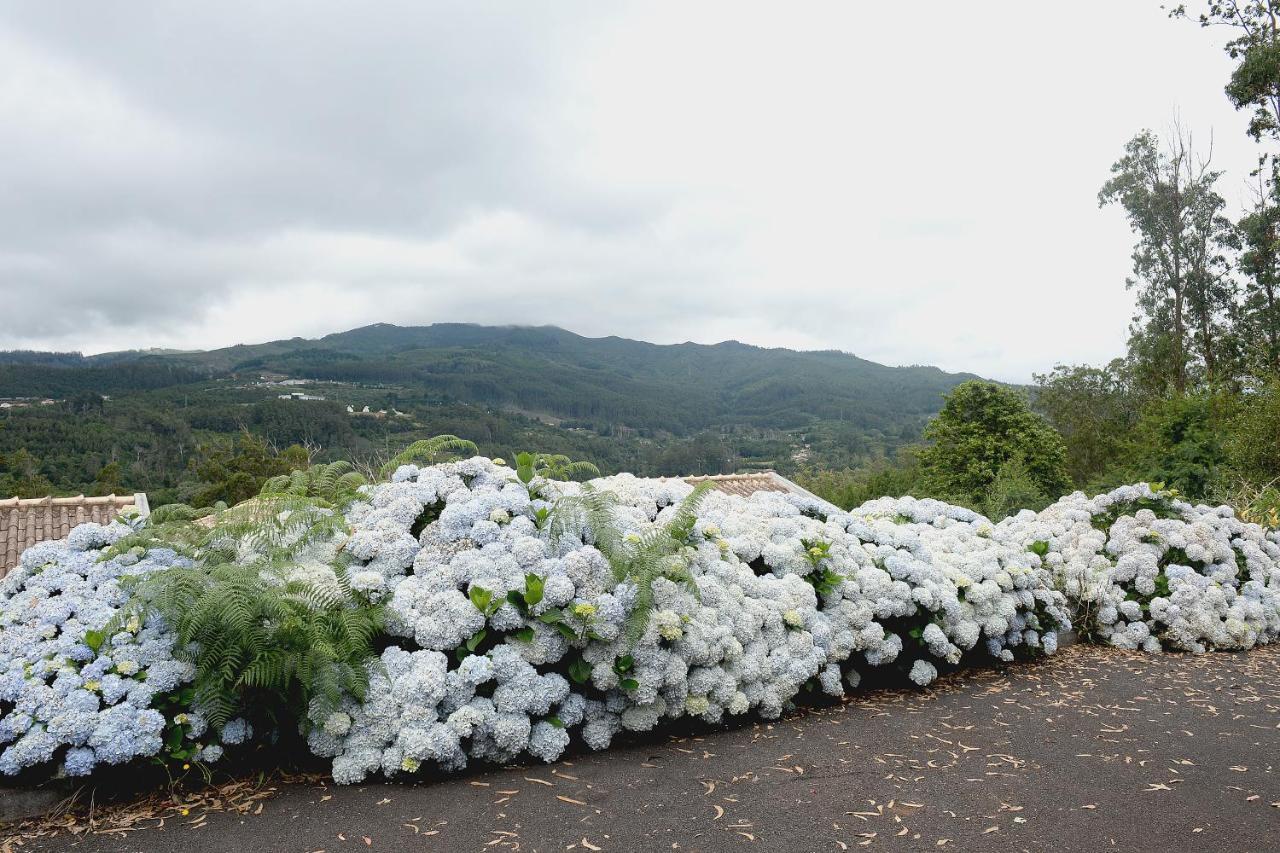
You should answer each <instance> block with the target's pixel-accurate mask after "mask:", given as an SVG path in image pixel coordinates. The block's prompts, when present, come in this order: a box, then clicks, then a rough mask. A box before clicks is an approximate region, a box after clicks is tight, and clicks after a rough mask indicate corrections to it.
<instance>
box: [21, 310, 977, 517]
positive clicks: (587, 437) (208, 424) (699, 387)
mask: <svg viewBox="0 0 1280 853" xmlns="http://www.w3.org/2000/svg"><path fill="white" fill-rule="evenodd" d="M969 378H972V377H970V376H967V375H961V374H948V373H944V372H943V371H941V370H938V369H937V368H933V367H887V366H885V365H880V364H876V363H874V362H870V361H866V360H864V359H860V358H857V357H855V356H852V355H849V354H846V353H840V352H797V351H793V350H786V349H762V348H760V347H753V346H748V345H745V344H740V343H736V342H726V343H721V344H715V345H701V344H679V345H671V346H660V345H655V344H649V343H644V342H641V341H632V340H627V339H623V338H617V337H610V338H585V337H582V336H579V335H575V334H573V333H571V332H567V331H565V330H563V329H558V328H554V327H539V328H528V327H502V328H495V327H486V326H472V325H462V324H438V325H433V326H426V327H398V326H392V325H385V324H379V325H375V326H368V327H365V328H360V329H354V330H351V331H348V332H342V333H339V334H333V335H328V336H325V337H323V338H319V339H316V340H307V339H301V338H295V339H292V340H286V341H273V342H270V343H264V344H257V345H242V346H235V347H229V348H225V349H220V350H212V351H208V352H154V351H151V352H137V353H109V354H104V355H97V356H89V357H84V356H80V355H79V354H75V353H70V354H69V353H33V352H14V353H0V399H8V400H10V402H11V407H10V408H7V409H3V410H0V454H3V456H4V459H3V460H0V477H7V482H8V487H7V490H8V491H14V492H20V493H32V494H36V493H40V494H43V493H47V492H48V491H50V490H54V491H79V490H82V489H86V490H96V491H103V490H112V489H120V490H123V489H130V488H132V489H145V490H148V491H156V490H160V491H163V492H165V495H163V496H164V497H175V498H176V497H183V498H185V497H189V494H188V493H189V492H190V490H192V489H198V488H202V487H203V486H202V485H201V484H206V485H207V482H208V476H209V472H208V470H207V469H208V460H209V459H210V458H211V457H212V456H217V455H218V454H223V453H225V451H226V448H227V447H228V446H230V444H231V442H232V439H234V438H235V437H236V436H237V435H239V434H240V433H242V432H244V433H247V434H248V435H250V436H253V437H256V438H258V439H261V440H263V441H265V442H266V445H267V446H268V448H271V447H274V448H276V449H282V448H285V447H288V446H290V445H293V444H301V445H305V446H307V447H309V448H311V450H312V452H313V454H314V455H316V456H318V457H319V458H339V457H341V458H355V459H363V460H368V461H369V462H370V463H371V464H372V462H373V461H374V460H376V459H377V458H379V457H380V456H382V455H385V454H386V453H388V452H390V451H391V450H394V449H396V448H398V447H399V446H402V445H403V444H405V443H407V442H409V441H411V440H413V439H415V438H418V437H422V436H424V435H432V434H437V433H454V434H457V435H460V436H463V437H465V438H469V439H471V440H474V441H476V442H477V443H478V444H479V445H480V446H481V448H482V449H483V450H485V451H486V452H491V453H495V454H511V453H513V452H515V451H517V450H519V449H522V448H524V447H528V446H534V445H536V446H538V447H540V448H545V449H547V450H555V451H564V452H568V453H571V454H572V455H574V456H575V457H580V458H590V459H592V460H594V461H596V462H597V463H598V464H599V465H600V466H601V467H602V468H603V469H605V470H624V469H625V470H633V471H636V472H637V473H642V474H645V473H647V474H686V473H713V472H721V471H733V470H739V469H750V468H762V467H772V468H778V469H781V470H785V471H795V470H797V469H800V468H802V467H807V466H814V465H817V466H821V467H840V468H843V467H849V466H859V465H866V464H871V463H875V462H876V461H877V460H883V459H888V458H891V457H892V456H893V454H894V451H895V450H896V448H898V447H900V446H902V445H903V444H905V443H908V442H911V441H914V440H916V439H918V438H919V436H920V434H921V430H922V429H923V427H924V424H925V423H926V422H927V421H928V419H929V417H930V416H932V415H933V414H935V413H936V412H937V411H938V410H939V409H940V408H941V406H942V399H943V395H944V393H946V392H947V391H948V390H949V389H951V388H953V387H954V386H955V385H957V384H958V383H960V382H962V381H964V380H966V379H969ZM289 381H291V382H292V383H293V384H280V383H282V382H289ZM298 381H305V384H301V385H299V384H296V383H297V382H298ZM299 390H303V391H305V392H306V393H307V394H308V395H309V396H316V397H324V400H298V399H291V400H281V399H278V397H279V396H281V395H282V394H287V393H289V392H295V391H299ZM45 400H52V401H53V402H42V401H45ZM348 406H350V407H352V409H353V411H352V412H348V411H347V407H348ZM365 406H368V407H369V408H370V412H369V414H363V412H362V410H363V409H364V407H365ZM379 412H385V414H381V415H380V414H379ZM69 415H70V416H71V417H69ZM201 466H205V468H206V470H205V472H204V473H203V474H202V473H201ZM4 490H5V489H0V491H4Z"/></svg>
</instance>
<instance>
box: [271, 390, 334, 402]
mask: <svg viewBox="0 0 1280 853" xmlns="http://www.w3.org/2000/svg"><path fill="white" fill-rule="evenodd" d="M279 399H281V400H323V399H324V397H320V396H318V395H316V394H304V393H302V392H301V391H292V392H290V393H288V394H281V395H280V396H279Z"/></svg>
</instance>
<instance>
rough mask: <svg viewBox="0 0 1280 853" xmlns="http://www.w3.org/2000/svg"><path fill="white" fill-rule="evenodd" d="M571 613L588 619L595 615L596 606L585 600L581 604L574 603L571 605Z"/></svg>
mask: <svg viewBox="0 0 1280 853" xmlns="http://www.w3.org/2000/svg"><path fill="white" fill-rule="evenodd" d="M573 615H574V616H577V617H579V618H580V619H590V618H591V617H592V616H595V615H596V606H595V605H594V604H588V603H587V602H585V601H584V602H582V603H581V604H575V605H573Z"/></svg>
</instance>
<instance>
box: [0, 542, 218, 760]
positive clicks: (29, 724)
mask: <svg viewBox="0 0 1280 853" xmlns="http://www.w3.org/2000/svg"><path fill="white" fill-rule="evenodd" d="M129 532H130V528H129V527H127V526H126V525H124V524H120V523H118V522H117V523H112V524H110V525H105V526H104V525H98V524H82V525H79V526H78V527H76V528H75V529H74V530H72V531H71V534H70V536H69V537H68V538H67V539H66V540H65V541H61V542H43V543H40V544H38V545H36V546H34V547H32V548H29V549H28V550H27V551H26V552H25V553H24V554H23V555H22V559H21V563H20V565H19V566H18V567H17V568H15V569H14V570H13V571H12V572H11V573H10V574H9V575H8V576H7V577H6V578H5V579H4V580H3V582H0V745H2V749H0V773H4V774H7V775H16V774H18V773H20V772H22V771H23V770H25V769H27V768H31V767H37V766H41V765H46V764H49V765H51V766H52V764H53V763H54V762H58V767H59V769H60V770H61V771H62V772H64V773H65V774H66V775H69V776H84V775H87V774H89V773H91V772H92V771H93V770H94V768H95V767H97V766H98V765H99V764H121V763H124V762H127V761H130V760H132V759H134V758H139V757H147V756H153V755H156V754H157V753H159V752H160V750H161V748H162V746H163V741H162V736H163V735H165V734H166V731H165V730H166V726H169V725H171V721H168V720H166V718H165V716H164V715H163V714H162V713H161V712H160V711H159V710H157V709H156V708H155V707H153V706H154V705H155V704H156V702H157V700H158V699H159V698H160V697H161V696H162V695H163V694H165V693H167V692H169V691H172V690H174V689H175V688H177V687H178V686H179V685H181V684H182V683H184V682H186V681H188V680H189V679H190V678H191V675H192V671H193V670H192V667H191V665H190V664H187V663H184V662H181V661H177V660H175V659H174V657H173V636H172V634H171V633H170V632H169V631H168V630H167V629H166V628H165V627H164V626H163V625H162V624H159V623H157V622H155V621H152V620H148V621H147V622H146V623H145V624H143V623H140V622H139V620H137V619H136V618H133V619H130V620H128V621H127V622H126V623H125V624H124V625H123V626H122V627H121V628H120V630H118V631H116V632H115V633H113V634H111V635H108V634H107V633H106V630H105V629H107V628H108V626H109V625H113V623H114V622H116V621H118V620H116V619H115V617H116V615H117V614H118V613H119V612H120V609H121V607H122V606H123V605H124V604H125V603H126V601H127V597H128V593H127V590H126V589H124V588H122V586H121V580H122V579H124V578H126V577H128V576H139V575H144V574H146V573H148V572H153V571H156V570H158V569H162V568H165V567H167V566H170V565H173V564H174V563H175V561H176V560H178V559H179V558H178V557H177V555H176V554H175V553H174V552H173V551H169V550H164V549H155V550H151V551H143V549H141V548H135V549H131V550H130V551H128V552H126V553H123V554H119V555H116V556H113V557H112V558H111V559H106V560H99V557H100V555H101V552H102V549H103V548H105V547H107V546H109V545H112V544H114V543H115V542H117V541H118V540H119V539H120V538H122V537H123V536H125V535H127V534H128V533H129ZM203 730H204V726H203V725H202V723H201V721H200V720H199V719H197V718H194V717H193V718H191V720H190V723H189V724H187V725H186V726H185V727H184V728H183V731H184V736H185V735H186V734H189V735H190V737H192V738H199V736H200V735H201V734H202V733H203ZM206 757H208V756H206Z"/></svg>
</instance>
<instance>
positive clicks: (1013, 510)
mask: <svg viewBox="0 0 1280 853" xmlns="http://www.w3.org/2000/svg"><path fill="white" fill-rule="evenodd" d="M1058 497H1061V496H1060V495H1053V496H1050V495H1049V494H1046V493H1045V492H1044V491H1043V490H1042V489H1041V488H1040V487H1039V486H1038V485H1037V484H1036V482H1035V481H1034V480H1033V479H1032V478H1031V473H1030V472H1029V471H1028V470H1027V466H1026V464H1025V463H1024V462H1023V461H1022V458H1021V457H1019V456H1013V457H1011V458H1009V459H1008V460H1006V461H1005V463H1004V464H1003V465H1001V466H1000V470H998V471H997V472H996V476H995V479H993V480H992V481H991V485H990V487H988V489H987V493H986V495H985V496H984V497H983V501H982V504H981V507H980V509H981V511H982V514H983V515H985V516H986V517H987V518H989V519H991V520H992V521H999V520H1000V519H1002V518H1007V517H1008V516H1011V515H1016V514H1017V513H1018V512H1019V511H1020V510H1024V509H1031V510H1035V511H1037V512H1039V511H1040V510H1042V509H1044V508H1045V507H1046V506H1048V505H1049V504H1050V503H1051V502H1052V501H1054V500H1056V499H1057V498H1058Z"/></svg>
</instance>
